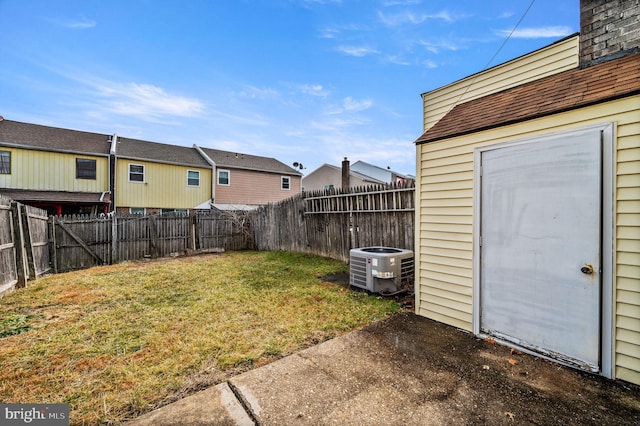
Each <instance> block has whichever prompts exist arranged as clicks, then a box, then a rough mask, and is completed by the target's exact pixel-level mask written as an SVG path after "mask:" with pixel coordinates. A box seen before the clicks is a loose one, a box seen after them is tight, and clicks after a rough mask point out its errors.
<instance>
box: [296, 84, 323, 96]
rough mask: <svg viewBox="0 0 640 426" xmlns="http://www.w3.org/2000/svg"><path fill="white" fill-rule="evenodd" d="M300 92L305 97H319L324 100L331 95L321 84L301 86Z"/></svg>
mask: <svg viewBox="0 0 640 426" xmlns="http://www.w3.org/2000/svg"><path fill="white" fill-rule="evenodd" d="M300 91H301V92H302V93H304V94H305V95H311V96H317V97H321V98H324V97H326V96H328V95H329V93H330V92H329V91H328V90H326V89H325V88H324V87H322V85H321V84H304V85H302V86H300Z"/></svg>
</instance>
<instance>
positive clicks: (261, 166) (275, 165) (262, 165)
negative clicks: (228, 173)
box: [200, 147, 302, 176]
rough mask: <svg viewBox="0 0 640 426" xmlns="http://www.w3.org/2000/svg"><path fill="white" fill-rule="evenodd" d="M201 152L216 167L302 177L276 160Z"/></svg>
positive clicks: (226, 152) (225, 152) (235, 154)
mask: <svg viewBox="0 0 640 426" xmlns="http://www.w3.org/2000/svg"><path fill="white" fill-rule="evenodd" d="M200 149H202V151H203V152H204V153H205V154H206V155H207V156H208V157H209V158H210V159H211V160H213V162H214V163H216V167H218V168H220V167H228V168H232V169H245V170H257V171H262V172H272V173H281V174H287V175H294V176H302V173H300V172H299V171H297V170H295V169H293V168H292V167H289V166H287V165H286V164H284V163H282V162H280V161H278V160H276V159H275V158H269V157H260V156H258V155H250V154H242V153H239V152H238V153H235V152H229V151H221V150H219V149H212V148H204V147H200Z"/></svg>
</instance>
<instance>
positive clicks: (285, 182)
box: [280, 176, 291, 191]
mask: <svg viewBox="0 0 640 426" xmlns="http://www.w3.org/2000/svg"><path fill="white" fill-rule="evenodd" d="M280 188H281V189H285V190H287V191H288V190H290V189H291V178H290V177H289V176H281V177H280Z"/></svg>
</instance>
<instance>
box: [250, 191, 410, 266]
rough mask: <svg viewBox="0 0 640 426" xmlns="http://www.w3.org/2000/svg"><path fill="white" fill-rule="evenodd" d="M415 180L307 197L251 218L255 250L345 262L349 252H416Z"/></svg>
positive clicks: (319, 192) (270, 206)
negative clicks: (392, 249)
mask: <svg viewBox="0 0 640 426" xmlns="http://www.w3.org/2000/svg"><path fill="white" fill-rule="evenodd" d="M414 193H415V187H414V183H413V181H411V182H410V183H407V184H402V185H382V186H377V187H361V188H351V189H348V190H327V191H317V192H310V193H302V194H300V195H298V196H296V197H292V198H289V199H287V200H284V201H281V202H279V203H274V204H269V205H267V206H265V207H261V208H260V209H258V210H257V211H255V212H252V214H251V216H250V221H251V229H252V235H253V239H254V245H255V248H256V249H258V250H287V251H301V252H306V253H313V254H318V255H321V256H327V257H331V258H334V259H339V260H342V261H345V262H348V260H349V250H350V249H352V248H357V247H370V246H387V247H398V248H403V249H407V250H413V246H414V235H415V234H414V229H415V228H414V221H415V219H414V210H415V204H414Z"/></svg>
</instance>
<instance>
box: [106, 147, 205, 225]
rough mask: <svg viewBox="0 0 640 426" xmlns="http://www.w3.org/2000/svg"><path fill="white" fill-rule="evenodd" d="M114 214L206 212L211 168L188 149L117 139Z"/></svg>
mask: <svg viewBox="0 0 640 426" xmlns="http://www.w3.org/2000/svg"><path fill="white" fill-rule="evenodd" d="M114 148H115V153H116V179H115V194H116V195H115V199H116V211H118V212H122V213H148V214H151V213H168V212H178V213H186V212H187V211H188V210H192V209H209V208H210V205H209V204H210V201H211V193H212V181H211V177H212V168H211V166H210V165H209V164H208V163H207V161H206V160H205V159H204V158H203V157H202V156H201V155H200V154H199V153H198V151H197V150H195V149H193V148H190V147H183V146H176V145H167V144H161V143H156V142H147V141H140V140H135V139H127V138H122V137H118V138H117V140H116V146H115V147H114Z"/></svg>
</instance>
